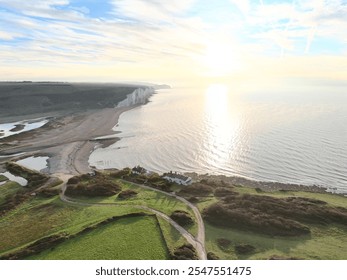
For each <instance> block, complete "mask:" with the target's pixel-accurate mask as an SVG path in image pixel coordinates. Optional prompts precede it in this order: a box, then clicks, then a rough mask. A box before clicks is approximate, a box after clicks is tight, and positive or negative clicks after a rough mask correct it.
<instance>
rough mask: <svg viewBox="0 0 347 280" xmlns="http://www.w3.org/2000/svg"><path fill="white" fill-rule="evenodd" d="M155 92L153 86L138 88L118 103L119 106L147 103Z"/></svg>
mask: <svg viewBox="0 0 347 280" xmlns="http://www.w3.org/2000/svg"><path fill="white" fill-rule="evenodd" d="M153 93H154V88H153V87H146V88H138V89H136V90H134V91H133V92H132V93H130V94H128V95H127V98H126V99H125V100H123V101H121V102H119V103H118V105H117V107H126V106H132V105H136V104H145V103H146V102H147V101H148V99H149V97H150V96H151V95H152V94H153Z"/></svg>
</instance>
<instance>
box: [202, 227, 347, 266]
mask: <svg viewBox="0 0 347 280" xmlns="http://www.w3.org/2000/svg"><path fill="white" fill-rule="evenodd" d="M205 228H206V250H207V251H212V252H214V253H215V254H217V255H218V256H219V257H220V258H221V259H255V260H257V259H268V258H269V257H271V256H274V255H277V256H281V257H283V258H290V257H293V258H298V259H312V260H314V259H323V260H324V259H328V260H330V259H332V260H339V259H341V260H345V259H347V253H346V252H347V226H346V227H342V226H329V227H323V226H311V227H310V228H311V232H312V233H311V235H310V236H306V237H305V236H304V237H291V238H289V237H287V238H284V237H270V236H266V235H261V234H256V233H253V232H246V231H240V230H237V229H227V228H219V227H215V226H211V225H209V224H207V223H205ZM219 238H226V239H229V240H230V241H231V245H230V246H229V248H227V250H224V249H222V248H220V247H219V246H218V245H217V239H219ZM240 244H249V245H252V246H253V247H255V252H254V253H252V254H248V255H247V254H237V253H236V252H235V248H234V246H235V245H240Z"/></svg>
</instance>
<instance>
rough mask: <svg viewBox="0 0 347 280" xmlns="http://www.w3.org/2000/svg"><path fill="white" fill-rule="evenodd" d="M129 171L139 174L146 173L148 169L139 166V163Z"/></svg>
mask: <svg viewBox="0 0 347 280" xmlns="http://www.w3.org/2000/svg"><path fill="white" fill-rule="evenodd" d="M131 173H133V174H137V175H140V174H148V171H147V170H146V169H145V168H143V167H141V166H140V165H137V166H135V167H134V168H133V169H132V170H131Z"/></svg>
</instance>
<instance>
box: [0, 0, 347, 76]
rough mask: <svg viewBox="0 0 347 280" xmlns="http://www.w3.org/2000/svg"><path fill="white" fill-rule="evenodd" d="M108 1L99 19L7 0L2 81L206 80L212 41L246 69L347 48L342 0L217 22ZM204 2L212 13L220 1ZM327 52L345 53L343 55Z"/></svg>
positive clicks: (1, 10)
mask: <svg viewBox="0 0 347 280" xmlns="http://www.w3.org/2000/svg"><path fill="white" fill-rule="evenodd" d="M109 1H110V2H109V3H108V4H109V5H108V6H107V7H106V6H105V7H104V8H105V9H109V11H105V14H106V13H107V14H108V15H109V16H107V17H106V16H105V17H97V16H95V17H94V16H93V13H92V10H89V12H88V9H92V7H93V6H87V7H88V9H87V8H86V7H83V2H80V3H79V5H81V6H79V5H77V4H75V3H74V1H67V0H45V1H43V0H42V1H41V0H37V1H20V0H11V1H6V0H0V40H2V41H1V44H0V66H1V67H2V69H7V71H4V72H2V73H1V74H2V76H3V77H6V75H8V76H11V77H12V75H15V73H16V72H17V73H27V70H28V69H30V67H31V68H32V69H34V68H35V69H37V71H36V72H35V73H39V71H43V72H44V73H47V75H48V74H50V75H52V73H54V69H57V73H59V75H62V72H61V71H60V70H61V69H65V71H66V73H70V74H71V72H72V71H78V70H76V69H78V67H80V69H81V73H84V75H85V76H86V77H87V76H88V77H89V76H91V77H92V76H93V72H94V74H95V72H96V71H98V73H103V75H105V77H106V76H107V77H108V78H109V79H111V77H120V76H122V77H124V75H125V74H124V73H127V75H131V73H133V74H134V75H135V74H136V75H137V76H141V71H143V72H144V73H143V74H142V75H143V76H146V77H147V76H150V73H152V75H153V76H155V75H158V76H161V77H164V76H166V77H171V76H175V75H177V76H187V77H188V76H194V75H195V76H199V75H203V73H206V72H208V71H207V70H208V69H205V68H206V65H205V64H204V61H205V60H206V57H204V56H206V50H208V49H209V48H210V46H211V44H212V43H213V44H214V45H216V46H217V47H216V48H215V49H219V50H220V49H222V50H223V51H224V50H225V51H226V50H230V51H231V52H233V56H230V61H229V62H230V63H232V59H231V57H233V59H235V61H236V60H237V61H238V63H239V64H240V65H242V63H243V64H244V65H245V67H240V68H245V69H247V66H248V65H259V67H260V68H259V69H261V67H263V66H260V65H261V64H257V63H255V62H256V61H257V60H259V61H262V60H263V59H264V58H266V59H270V58H271V57H275V58H278V56H279V55H278V54H279V53H281V52H282V53H284V54H286V55H288V56H290V57H293V56H295V55H298V56H304V55H305V53H306V54H311V53H312V51H313V50H315V43H316V42H318V41H319V40H318V39H321V38H333V39H334V40H336V41H339V42H341V44H345V46H346V44H347V41H346V38H347V28H346V19H345V17H344V14H347V10H346V9H347V5H346V4H344V3H343V1H337V0H332V1H311V0H304V1H287V2H281V4H276V3H273V2H269V1H264V2H265V3H262V1H248V0H246V1H243V0H242V1H241V0H230V2H226V4H225V5H226V6H225V13H226V14H227V13H228V11H229V10H228V9H230V7H233V10H232V15H234V14H235V13H239V14H242V15H243V16H235V17H234V16H230V17H226V18H225V22H219V21H218V22H214V23H213V24H212V23H210V22H209V21H208V20H206V19H204V17H203V16H202V15H200V14H199V11H198V10H196V11H194V13H192V9H194V7H196V6H194V5H195V4H197V3H198V2H199V1H200V0H185V1H184V0H174V1H166V2H165V3H164V2H163V1H159V0H109ZM33 3H34V4H33ZM202 3H204V4H205V5H206V7H204V8H205V10H206V9H207V10H208V9H210V10H211V11H213V7H214V6H213V5H214V4H213V1H205V2H202ZM97 5H103V1H99V2H97ZM77 6H78V7H77ZM236 7H237V9H236ZM216 16H218V15H216ZM218 45H219V46H218ZM344 49H345V50H346V47H345V48H344ZM279 51H280V52H279ZM328 51H329V52H330V54H334V55H337V56H338V54H337V53H336V50H334V49H329V50H328ZM226 52H227V51H226ZM211 57H213V56H211ZM250 58H252V59H250ZM334 63H336V60H334ZM265 64H266V63H265ZM271 65H272V67H274V68H276V67H277V66H276V67H275V66H274V65H275V64H271ZM21 68H23V69H25V71H24V70H23V71H21V70H20V69H21ZM254 68H257V67H254ZM43 69H44V70H43ZM47 69H51V70H50V71H48V70H47ZM68 69H73V70H71V71H68ZM92 69H95V71H93V70H92ZM102 69H107V71H106V70H102ZM121 69H123V70H124V71H123V72H122V70H121ZM248 69H249V68H248ZM11 71H12V72H11ZM87 71H90V72H88V73H87ZM249 71H250V70H249ZM252 71H253V70H252ZM33 72H34V70H33ZM175 73H176V74H175ZM281 73H282V72H281ZM23 75H24V74H23ZM35 75H37V76H39V74H35ZM57 75H58V74H57ZM65 76H66V75H65V74H64V77H65ZM24 78H25V79H30V77H23V79H24Z"/></svg>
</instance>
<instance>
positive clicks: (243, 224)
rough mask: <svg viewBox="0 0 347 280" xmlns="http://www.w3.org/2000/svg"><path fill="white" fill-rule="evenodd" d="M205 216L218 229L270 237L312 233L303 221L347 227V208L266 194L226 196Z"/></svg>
mask: <svg viewBox="0 0 347 280" xmlns="http://www.w3.org/2000/svg"><path fill="white" fill-rule="evenodd" d="M203 215H204V217H205V218H206V219H207V221H209V222H210V223H212V224H214V225H217V226H227V227H239V228H242V229H245V230H252V231H256V232H259V233H264V234H270V235H283V236H295V235H302V234H308V233H310V230H309V228H308V227H307V226H304V225H303V224H301V223H300V222H305V223H316V224H329V223H339V224H347V209H345V208H339V207H330V206H327V205H325V202H323V201H320V200H315V199H307V198H301V197H289V198H274V197H270V196H264V195H249V194H244V195H232V196H226V197H225V198H223V199H222V200H221V201H220V202H217V203H215V204H213V205H211V206H210V207H208V208H207V209H205V210H204V213H203Z"/></svg>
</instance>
